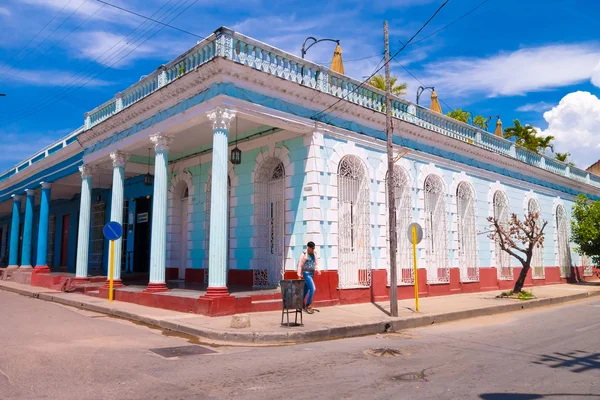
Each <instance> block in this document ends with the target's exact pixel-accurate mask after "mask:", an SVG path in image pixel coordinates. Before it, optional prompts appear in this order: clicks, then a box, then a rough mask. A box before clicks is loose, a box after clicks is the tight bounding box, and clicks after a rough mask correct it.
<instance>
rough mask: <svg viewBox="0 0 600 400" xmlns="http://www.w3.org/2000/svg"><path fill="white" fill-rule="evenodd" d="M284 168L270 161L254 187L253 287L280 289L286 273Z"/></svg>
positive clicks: (280, 163)
mask: <svg viewBox="0 0 600 400" xmlns="http://www.w3.org/2000/svg"><path fill="white" fill-rule="evenodd" d="M284 188H285V167H284V165H283V163H282V162H281V160H279V159H278V158H276V157H271V158H268V159H267V160H265V161H264V162H263V163H262V165H261V166H260V167H259V169H258V171H257V175H256V180H255V183H254V221H255V232H256V238H257V246H255V247H254V258H255V260H256V262H257V265H258V267H257V268H255V269H254V287H257V288H269V287H277V285H278V284H279V281H280V280H281V279H283V273H284V228H285V201H284V194H285V191H284Z"/></svg>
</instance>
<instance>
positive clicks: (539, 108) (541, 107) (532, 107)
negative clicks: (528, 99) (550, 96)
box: [517, 101, 554, 112]
mask: <svg viewBox="0 0 600 400" xmlns="http://www.w3.org/2000/svg"><path fill="white" fill-rule="evenodd" d="M553 106H554V105H553V104H550V103H546V102H545V101H540V102H538V103H528V104H523V105H522V106H521V107H519V108H517V111H520V112H530V111H535V112H543V111H548V110H549V109H551V108H552V107H553Z"/></svg>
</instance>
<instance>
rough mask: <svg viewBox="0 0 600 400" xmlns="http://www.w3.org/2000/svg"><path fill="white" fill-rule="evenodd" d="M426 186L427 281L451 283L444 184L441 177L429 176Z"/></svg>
mask: <svg viewBox="0 0 600 400" xmlns="http://www.w3.org/2000/svg"><path fill="white" fill-rule="evenodd" d="M424 186H425V187H424V189H425V240H426V243H425V245H426V249H427V254H426V259H427V281H428V282H429V283H447V282H450V267H449V265H448V236H447V235H448V228H447V221H446V219H447V216H446V195H445V188H444V182H443V181H442V179H441V178H440V177H439V176H436V175H429V176H428V177H427V178H426V179H425V185H424Z"/></svg>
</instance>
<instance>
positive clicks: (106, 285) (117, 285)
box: [102, 279, 125, 289]
mask: <svg viewBox="0 0 600 400" xmlns="http://www.w3.org/2000/svg"><path fill="white" fill-rule="evenodd" d="M124 286H125V285H123V282H122V281H121V280H120V279H114V280H113V289H116V288H120V287H124ZM102 288H103V289H109V288H110V281H109V280H107V281H106V282H104V286H102Z"/></svg>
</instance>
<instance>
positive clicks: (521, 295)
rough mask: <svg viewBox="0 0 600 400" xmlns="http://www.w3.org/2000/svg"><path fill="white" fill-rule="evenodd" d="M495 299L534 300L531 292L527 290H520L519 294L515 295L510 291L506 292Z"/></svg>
mask: <svg viewBox="0 0 600 400" xmlns="http://www.w3.org/2000/svg"><path fill="white" fill-rule="evenodd" d="M496 298H498V299H504V298H512V299H518V300H523V301H525V300H532V299H535V296H534V295H533V292H528V291H527V290H521V292H520V293H515V292H513V291H512V290H508V291H506V292H502V293H500V294H499V295H498V296H496Z"/></svg>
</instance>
